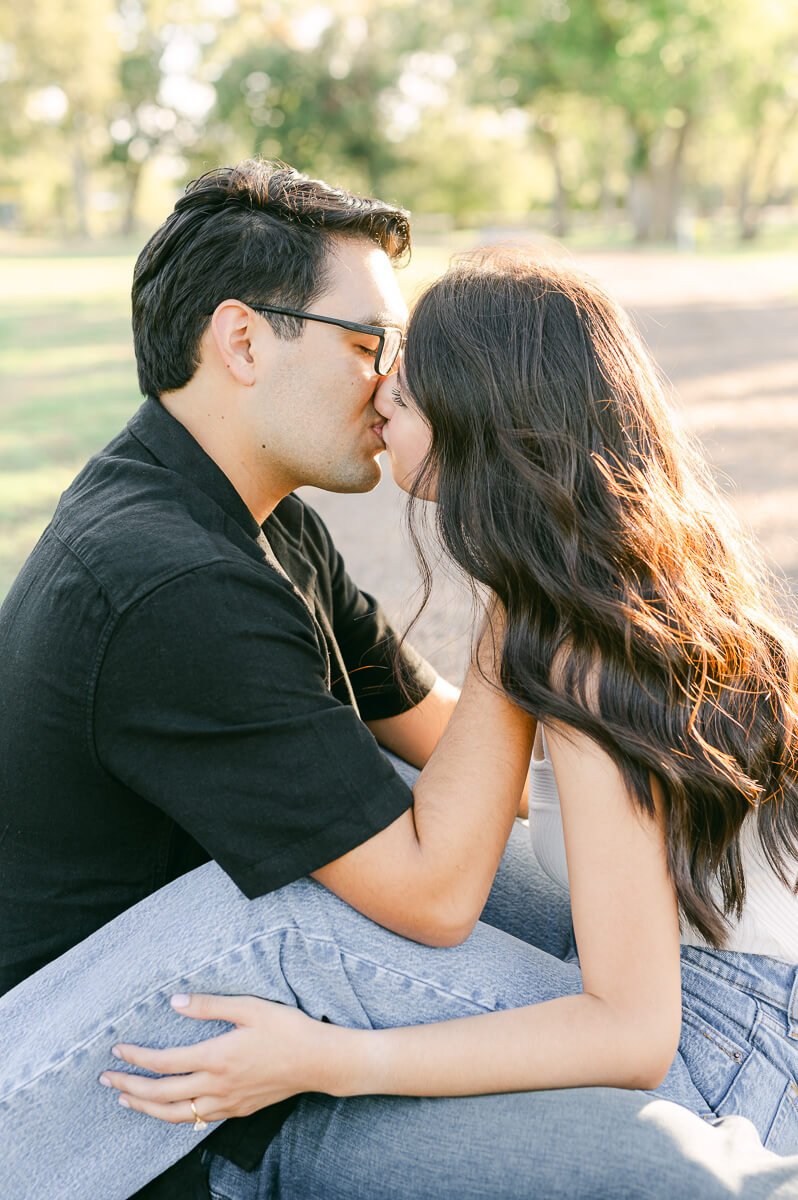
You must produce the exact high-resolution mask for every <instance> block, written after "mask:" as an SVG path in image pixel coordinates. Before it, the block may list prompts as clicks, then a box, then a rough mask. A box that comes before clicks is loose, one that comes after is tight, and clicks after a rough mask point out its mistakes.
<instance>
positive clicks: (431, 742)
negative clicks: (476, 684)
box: [366, 675, 460, 769]
mask: <svg viewBox="0 0 798 1200" xmlns="http://www.w3.org/2000/svg"><path fill="white" fill-rule="evenodd" d="M459 697H460V689H459V688H456V687H455V686H454V685H453V684H451V683H449V682H448V681H447V680H445V679H442V678H441V676H440V675H439V676H438V678H437V679H436V680H435V684H434V686H433V688H432V690H431V691H430V692H428V694H427V695H426V696H425V697H424V699H423V700H422V701H421V703H420V704H417V705H416V706H415V708H411V709H409V710H408V711H407V712H403V713H399V714H398V715H397V716H395V717H384V718H383V719H382V720H378V721H366V724H367V725H368V727H369V729H370V730H371V732H372V733H373V734H374V736H375V738H376V739H377V741H378V742H379V743H380V745H381V746H384V747H385V749H386V750H391V751H392V752H393V753H394V754H397V755H398V756H399V758H403V759H404V760H405V762H409V763H410V765H411V766H413V767H418V768H419V769H420V768H421V767H425V766H426V765H427V763H428V762H429V760H430V757H431V755H432V752H433V750H434V749H435V747H436V746H437V744H438V742H439V741H440V738H441V734H442V733H443V731H444V729H445V728H446V726H447V725H448V723H449V718H450V717H451V715H452V713H453V712H454V709H455V705H456V704H457V701H458V699H459Z"/></svg>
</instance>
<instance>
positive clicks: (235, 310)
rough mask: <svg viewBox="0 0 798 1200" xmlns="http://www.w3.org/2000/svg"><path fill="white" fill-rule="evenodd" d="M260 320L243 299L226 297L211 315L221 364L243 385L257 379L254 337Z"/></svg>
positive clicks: (213, 335)
mask: <svg viewBox="0 0 798 1200" xmlns="http://www.w3.org/2000/svg"><path fill="white" fill-rule="evenodd" d="M257 320H258V317H257V315H256V314H255V313H254V312H253V311H252V309H251V308H249V307H248V306H247V305H246V304H242V303H241V301H240V300H223V301H222V303H221V304H220V305H218V307H217V308H216V311H215V312H214V314H213V317H212V318H211V336H212V337H213V340H214V343H215V345H216V350H217V352H218V354H219V357H220V359H221V361H222V364H223V366H224V367H226V368H227V369H228V371H229V372H230V374H231V375H232V377H233V379H234V380H235V381H236V383H239V384H241V386H242V387H252V385H253V384H254V383H255V376H256V371H255V358H254V355H253V353H252V340H253V338H254V335H255V324H254V323H255V322H256V321H257Z"/></svg>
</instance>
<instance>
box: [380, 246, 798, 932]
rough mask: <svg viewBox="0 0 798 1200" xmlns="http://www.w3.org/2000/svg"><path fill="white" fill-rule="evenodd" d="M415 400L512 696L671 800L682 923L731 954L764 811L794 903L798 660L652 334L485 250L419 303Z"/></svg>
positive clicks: (547, 272) (570, 280) (457, 547)
mask: <svg viewBox="0 0 798 1200" xmlns="http://www.w3.org/2000/svg"><path fill="white" fill-rule="evenodd" d="M402 381H403V386H404V387H405V389H406V391H407V392H408V393H409V396H410V398H411V400H412V402H413V403H414V404H415V405H416V406H417V408H418V409H419V410H420V412H421V414H422V415H423V416H424V417H425V419H426V420H427V422H428V423H429V425H430V428H431V431H432V441H431V447H430V451H429V453H428V455H427V457H426V459H425V461H424V463H423V464H422V466H421V468H420V470H419V473H418V475H417V477H416V480H415V483H414V487H413V489H412V491H413V494H414V495H416V496H423V495H424V494H425V493H429V489H430V486H431V485H432V484H433V481H434V488H435V492H436V494H437V495H436V498H437V513H436V524H437V530H438V534H439V536H440V539H441V541H442V543H443V546H444V548H445V550H446V551H447V552H448V554H449V555H450V556H451V557H452V559H453V560H454V562H455V563H456V564H457V566H458V567H460V568H461V569H462V571H463V572H465V573H466V575H467V576H468V577H469V578H470V579H471V580H472V581H476V583H477V585H479V584H481V585H484V587H486V588H489V589H490V590H491V591H492V592H494V593H495V594H496V595H497V596H498V597H499V599H500V600H501V601H502V603H503V605H504V607H505V609H506V612H507V624H506V634H505V641H504V649H503V657H502V667H501V680H502V683H503V686H504V688H505V689H506V691H507V693H508V694H509V695H510V696H511V697H512V698H513V699H514V700H515V701H516V702H517V703H518V704H519V705H521V706H522V707H523V708H524V709H526V710H527V711H528V712H529V713H531V714H532V715H533V716H535V717H539V718H542V719H544V720H545V718H547V717H548V718H552V719H557V720H560V721H562V722H564V723H566V724H567V725H570V726H572V727H574V728H575V729H579V730H582V731H584V732H585V733H586V734H587V735H588V736H590V737H591V738H593V739H594V740H595V741H596V742H597V743H599V744H600V745H601V746H602V747H603V748H604V749H605V750H606V751H607V752H608V753H609V754H610V755H611V756H612V758H613V760H614V761H615V762H616V764H617V765H618V767H619V768H620V770H621V772H622V773H623V776H624V779H625V781H626V784H627V786H628V788H629V790H630V794H631V795H632V796H633V798H634V800H635V802H636V803H637V804H638V805H639V806H640V808H641V809H642V810H644V811H645V812H647V813H653V811H654V800H653V796H652V790H651V782H650V780H651V774H653V775H654V776H655V777H656V778H657V779H658V780H659V781H660V782H661V784H662V787H663V790H664V794H665V798H666V804H665V825H666V845H667V856H668V865H669V869H670V874H671V877H672V879H673V882H674V885H675V888H676V892H677V896H678V900H679V905H680V910H681V913H682V916H683V918H686V919H687V920H688V921H689V922H690V923H691V924H692V925H693V926H694V927H695V928H696V929H697V930H698V931H699V932H700V933H701V934H702V935H703V936H704V937H705V938H706V939H707V941H708V942H709V943H710V944H711V945H715V946H722V945H723V944H724V941H725V939H726V936H727V935H728V930H729V918H730V917H734V916H739V915H740V913H741V911H742V905H743V901H744V897H745V877H744V871H743V866H742V860H741V851H740V832H741V826H742V823H743V821H744V819H745V817H746V816H747V815H748V814H754V817H753V819H755V821H756V824H757V832H758V836H759V839H760V841H761V845H762V847H763V850H764V853H765V856H766V859H767V861H768V862H769V864H770V866H771V867H772V869H773V870H774V871H775V872H776V873H777V875H778V876H779V877H780V878H781V879H782V880H783V881H784V882H785V883H786V884H787V885H788V886H790V887H792V888H796V890H798V886H796V880H795V878H794V872H795V866H794V863H795V853H796V846H797V845H798V782H797V779H796V774H797V769H798V761H797V757H796V714H797V712H798V697H797V695H796V662H797V661H798V656H797V650H798V647H797V646H796V642H795V639H794V637H793V635H792V633H791V632H790V630H789V629H788V627H787V626H786V625H785V624H784V623H783V622H782V621H781V620H780V619H779V618H778V617H777V616H776V614H775V604H774V603H773V602H772V601H771V600H770V599H769V598H768V597H769V585H768V584H767V582H766V574H765V572H764V571H763V569H762V567H761V565H760V564H759V559H758V555H757V554H756V552H755V551H754V550H753V549H752V547H751V546H750V544H749V543H748V540H747V538H745V537H743V535H742V534H741V532H740V530H739V528H738V526H737V523H736V521H735V519H734V518H733V517H732V515H731V513H730V512H729V510H728V509H727V507H726V506H725V504H724V503H723V502H722V501H721V499H720V498H719V496H718V495H717V493H716V491H715V488H714V486H713V484H712V482H711V480H710V478H709V476H708V472H707V470H706V468H705V466H704V464H703V461H702V459H701V456H700V454H699V453H697V452H696V451H695V450H694V449H693V447H692V446H691V444H690V443H689V442H688V441H687V440H686V439H685V438H684V437H683V435H681V434H679V433H678V432H677V430H676V427H675V424H674V421H673V417H672V414H671V413H670V412H669V409H668V405H667V404H666V402H665V400H664V398H663V394H662V388H661V386H660V383H659V380H658V377H657V373H656V369H655V368H654V366H653V364H652V362H651V360H650V358H649V356H648V354H647V353H646V351H645V350H644V348H643V346H642V344H641V341H640V338H639V336H638V335H637V333H636V332H635V330H634V329H633V327H632V325H631V323H630V322H629V320H628V318H627V317H626V316H625V314H624V313H623V312H622V310H620V309H619V308H618V306H617V305H616V304H615V303H614V302H613V301H612V300H611V299H609V297H607V296H606V295H605V294H604V293H603V292H602V291H601V290H600V289H599V287H598V286H597V285H596V284H595V283H593V282H592V281H590V280H588V279H585V278H583V277H582V276H581V275H579V274H578V273H576V272H575V271H572V270H571V269H565V268H562V267H560V266H553V265H550V264H548V263H541V262H536V261H534V260H531V259H530V258H527V257H525V256H524V255H522V254H520V253H517V252H508V251H502V252H496V251H494V252H481V254H479V255H476V256H470V257H468V258H466V259H464V260H461V261H460V262H459V263H457V264H455V265H454V266H453V267H451V268H450V269H449V271H448V272H447V274H446V275H444V276H443V278H441V279H440V280H438V281H437V282H435V283H434V284H433V285H432V286H431V287H430V288H429V289H428V290H427V291H426V292H425V293H424V294H423V295H422V297H421V298H420V300H419V301H418V303H417V304H416V306H415V309H414V311H413V315H412V318H411V322H410V328H409V332H408V342H407V348H406V352H405V356H404V362H403V366H402ZM408 517H409V524H410V530H411V535H412V536H413V540H414V543H415V547H416V551H417V553H418V554H419V558H420V565H421V568H422V578H425V580H426V587H425V594H424V603H426V599H427V598H428V596H429V579H430V569H429V563H428V560H427V558H426V552H425V550H424V548H423V544H422V542H421V539H420V537H419V535H418V524H417V513H416V511H415V505H414V504H413V502H412V501H411V504H410V508H409V511H408ZM422 608H423V604H422ZM414 623H415V622H414ZM717 883H719V884H720V888H719V889H718V887H717Z"/></svg>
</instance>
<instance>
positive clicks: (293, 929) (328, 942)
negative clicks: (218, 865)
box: [0, 925, 493, 1104]
mask: <svg viewBox="0 0 798 1200" xmlns="http://www.w3.org/2000/svg"><path fill="white" fill-rule="evenodd" d="M281 933H300V934H301V936H302V937H303V938H304V939H305V941H307V942H314V943H318V944H320V945H325V946H333V947H334V948H335V950H336V952H337V953H338V954H339V955H340V956H341V957H343V956H344V955H346V956H347V957H349V958H351V959H355V960H356V961H358V962H361V963H366V964H368V966H370V967H375V968H376V969H378V970H382V971H385V972H387V973H389V974H391V975H394V976H396V977H398V978H402V979H407V980H409V981H410V982H411V983H414V984H417V985H418V986H419V987H430V988H433V989H434V990H435V991H437V992H440V993H443V994H445V995H447V996H452V997H454V998H456V999H457V1000H463V1001H465V1002H466V1003H469V1004H473V1005H474V1007H475V1008H477V1009H479V1010H480V1011H481V1012H492V1011H493V1009H491V1008H489V1007H488V1006H486V1005H484V1004H479V1002H478V1001H476V1000H474V999H473V997H471V996H467V995H460V994H459V993H458V992H456V991H454V990H453V989H451V988H444V987H441V986H440V984H438V983H435V982H433V981H428V980H423V979H417V978H416V977H415V976H412V975H408V974H407V973H406V972H404V971H397V970H396V969H395V968H394V967H386V966H385V964H384V963H379V962H372V960H371V959H368V958H363V957H361V956H359V955H358V954H356V953H354V952H352V951H348V950H342V949H341V947H340V946H338V945H337V943H336V942H334V941H333V939H332V938H322V937H317V936H314V935H313V934H305V933H302V931H301V930H299V929H298V928H297V926H296V925H280V926H277V927H276V928H274V929H270V930H268V931H262V932H260V933H258V934H257V936H255V937H252V938H250V939H249V941H247V942H240V943H238V944H237V945H236V946H235V947H233V948H231V949H230V950H227V951H225V952H224V953H223V954H220V955H218V956H217V957H216V958H209V959H206V960H205V961H204V962H201V963H198V964H196V966H192V967H191V969H190V970H189V971H185V972H183V973H182V974H180V975H176V976H174V977H173V978H172V979H171V980H166V981H165V982H164V983H161V984H159V986H158V987H157V988H155V989H154V990H153V991H151V992H148V993H147V994H146V995H145V996H140V997H139V998H138V999H137V1000H135V1001H134V1002H133V1003H132V1004H130V1005H128V1007H127V1008H126V1009H125V1010H124V1012H122V1013H119V1014H117V1015H115V1016H114V1017H113V1019H112V1020H110V1021H108V1022H107V1023H106V1024H105V1025H104V1026H103V1028H102V1029H100V1030H98V1031H97V1032H96V1033H92V1034H90V1035H89V1036H88V1037H86V1038H84V1039H83V1041H82V1042H79V1043H78V1044H77V1045H76V1046H72V1047H71V1048H70V1050H69V1053H68V1054H66V1055H65V1056H64V1057H63V1058H60V1059H58V1060H57V1061H56V1062H52V1063H48V1064H47V1066H46V1067H44V1068H43V1069H42V1070H41V1071H39V1072H38V1074H36V1075H33V1076H32V1077H31V1078H30V1079H27V1080H25V1082H24V1083H20V1084H19V1085H18V1086H17V1087H14V1088H12V1089H11V1091H9V1092H5V1093H3V1094H0V1104H4V1103H5V1102H6V1101H7V1100H10V1099H11V1098H12V1096H14V1095H16V1094H17V1092H21V1091H24V1089H25V1088H28V1087H30V1086H31V1085H32V1084H34V1083H36V1082H37V1081H38V1080H40V1079H42V1078H43V1077H44V1076H45V1075H49V1074H50V1073H51V1072H52V1071H57V1070H58V1069H59V1068H60V1067H62V1066H64V1064H65V1063H68V1062H69V1061H70V1059H72V1058H74V1056H75V1055H76V1054H78V1053H79V1052H80V1051H81V1050H84V1049H85V1048H86V1047H87V1046H90V1045H91V1044H92V1042H95V1041H97V1039H98V1038H100V1037H103V1036H104V1034H106V1033H107V1031H108V1027H109V1026H110V1025H116V1024H118V1023H119V1022H120V1021H123V1020H124V1019H125V1017H127V1016H128V1014H129V1013H132V1012H135V1010H136V1009H137V1008H140V1007H141V1005H142V1004H147V1003H149V1002H150V1001H151V1000H153V999H154V998H155V997H156V996H158V995H160V994H161V993H162V992H164V991H166V990H167V989H168V988H170V987H173V986H174V985H175V983H176V982H178V981H180V980H181V979H186V978H188V977H190V976H191V975H195V974H196V973H197V972H198V971H202V970H204V969H205V968H206V967H210V966H214V965H215V964H216V963H220V962H224V960H225V959H226V958H229V957H230V956H231V955H234V954H238V953H240V952H241V951H242V950H246V949H248V948H249V947H251V946H253V945H256V944H257V943H258V942H260V941H263V940H265V939H267V938H272V937H274V936H275V935H278V934H281ZM297 1007H299V1006H297Z"/></svg>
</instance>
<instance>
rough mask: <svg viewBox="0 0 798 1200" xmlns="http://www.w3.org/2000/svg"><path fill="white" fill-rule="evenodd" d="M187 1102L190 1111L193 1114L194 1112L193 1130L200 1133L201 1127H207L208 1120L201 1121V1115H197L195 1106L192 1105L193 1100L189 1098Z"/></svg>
mask: <svg viewBox="0 0 798 1200" xmlns="http://www.w3.org/2000/svg"><path fill="white" fill-rule="evenodd" d="M189 1104H190V1105H191V1111H192V1112H193V1114H194V1132H195V1133H202V1130H203V1129H207V1128H208V1122H207V1121H203V1119H202V1117H201V1116H200V1115H199V1113H198V1112H197V1110H196V1108H195V1107H194V1101H193V1100H189Z"/></svg>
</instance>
